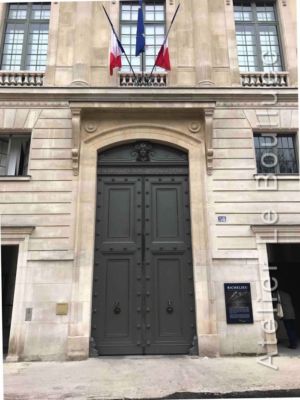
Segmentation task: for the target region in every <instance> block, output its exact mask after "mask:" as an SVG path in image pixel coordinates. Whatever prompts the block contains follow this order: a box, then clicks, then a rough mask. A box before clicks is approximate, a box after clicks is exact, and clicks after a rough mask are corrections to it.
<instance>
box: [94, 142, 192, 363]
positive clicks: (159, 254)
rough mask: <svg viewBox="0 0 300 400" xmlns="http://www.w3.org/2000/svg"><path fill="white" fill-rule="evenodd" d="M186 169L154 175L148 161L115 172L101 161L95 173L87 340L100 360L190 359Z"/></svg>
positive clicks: (171, 168)
mask: <svg viewBox="0 0 300 400" xmlns="http://www.w3.org/2000/svg"><path fill="white" fill-rule="evenodd" d="M151 149H152V146H151ZM100 159H101V155H100ZM144 160H145V159H144ZM181 161H182V160H181ZM173 163H174V162H173ZM184 164H185V163H184V162H182V165H179V166H178V165H177V166H175V165H173V164H172V163H170V161H167V162H166V163H165V164H163V166H162V167H161V168H159V165H158V164H155V165H154V166H152V164H151V159H148V160H147V159H146V160H145V161H143V160H142V161H139V160H137V161H136V162H134V163H132V160H131V162H127V163H126V166H125V165H124V164H123V165H121V166H120V165H119V163H115V164H114V163H112V164H109V162H108V163H107V164H105V157H104V161H103V164H102V165H101V163H100V165H99V176H98V189H97V217H96V218H97V223H96V244H95V268H94V286H93V310H92V311H93V315H92V333H91V334H92V338H93V341H94V346H95V348H96V350H97V353H98V354H103V355H125V354H187V353H188V352H189V349H190V348H191V347H192V342H193V338H194V335H195V310H194V292H193V268H192V256H191V231H190V211H189V182H188V176H187V175H186V174H187V167H186V165H184ZM161 169H163V170H164V175H160V172H161ZM174 172H176V175H175V174H174Z"/></svg>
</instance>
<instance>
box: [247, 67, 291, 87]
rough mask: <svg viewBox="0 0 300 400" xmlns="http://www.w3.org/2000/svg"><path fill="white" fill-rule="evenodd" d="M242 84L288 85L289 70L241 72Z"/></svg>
mask: <svg viewBox="0 0 300 400" xmlns="http://www.w3.org/2000/svg"><path fill="white" fill-rule="evenodd" d="M241 84H242V86H245V87H287V86H288V85H289V74H288V72H277V71H275V72H241Z"/></svg>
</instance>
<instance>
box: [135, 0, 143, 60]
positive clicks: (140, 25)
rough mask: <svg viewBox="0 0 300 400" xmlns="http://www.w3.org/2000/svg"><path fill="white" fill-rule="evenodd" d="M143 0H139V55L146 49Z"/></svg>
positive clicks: (137, 37)
mask: <svg viewBox="0 0 300 400" xmlns="http://www.w3.org/2000/svg"><path fill="white" fill-rule="evenodd" d="M142 6H143V0H139V11H138V21H137V29H136V47H135V55H136V56H138V55H140V54H141V53H144V51H145V26H144V16H143V7H142Z"/></svg>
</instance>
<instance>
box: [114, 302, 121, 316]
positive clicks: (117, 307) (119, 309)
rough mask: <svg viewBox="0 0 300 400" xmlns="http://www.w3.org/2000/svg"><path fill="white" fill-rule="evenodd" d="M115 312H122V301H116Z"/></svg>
mask: <svg viewBox="0 0 300 400" xmlns="http://www.w3.org/2000/svg"><path fill="white" fill-rule="evenodd" d="M114 313H115V314H117V315H118V314H121V307H120V302H119V301H115V302H114Z"/></svg>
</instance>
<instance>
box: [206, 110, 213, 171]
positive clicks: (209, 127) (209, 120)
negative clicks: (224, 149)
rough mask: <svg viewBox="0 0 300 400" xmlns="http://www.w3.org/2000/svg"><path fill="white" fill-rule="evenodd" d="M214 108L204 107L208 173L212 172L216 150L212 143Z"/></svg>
mask: <svg viewBox="0 0 300 400" xmlns="http://www.w3.org/2000/svg"><path fill="white" fill-rule="evenodd" d="M214 111H215V109H214V108H205V109H204V118H205V155H206V168H207V174H208V175H211V174H212V168H213V157H214V150H213V145H212V137H213V117H214Z"/></svg>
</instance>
